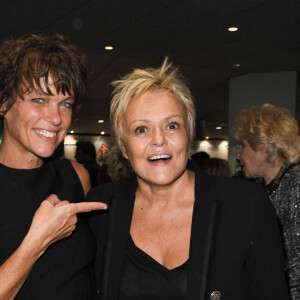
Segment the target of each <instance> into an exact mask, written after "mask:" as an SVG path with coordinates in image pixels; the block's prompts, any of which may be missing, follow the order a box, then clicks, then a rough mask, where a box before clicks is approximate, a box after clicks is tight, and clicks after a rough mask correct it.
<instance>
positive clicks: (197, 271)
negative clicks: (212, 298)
mask: <svg viewBox="0 0 300 300" xmlns="http://www.w3.org/2000/svg"><path fill="white" fill-rule="evenodd" d="M212 188H213V184H212V179H211V177H209V176H207V175H205V174H203V173H202V171H200V170H199V169H198V168H195V204H194V211H193V219H192V231H191V244H190V257H189V265H188V287H187V290H188V299H189V300H204V297H205V291H206V289H207V281H208V270H209V262H210V256H211V252H212V247H213V238H214V230H215V222H216V213H217V208H218V203H217V202H216V199H212V196H211V195H212V194H213V193H212V191H211V190H212Z"/></svg>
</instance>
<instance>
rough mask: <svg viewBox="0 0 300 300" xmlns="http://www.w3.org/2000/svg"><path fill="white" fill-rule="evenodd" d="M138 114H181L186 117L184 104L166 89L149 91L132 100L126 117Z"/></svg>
mask: <svg viewBox="0 0 300 300" xmlns="http://www.w3.org/2000/svg"><path fill="white" fill-rule="evenodd" d="M137 114H144V115H147V114H150V115H151V114H155V115H161V114H179V115H185V108H184V105H183V103H182V102H181V101H180V100H178V99H177V98H176V97H175V95H174V94H172V93H171V92H169V91H168V90H166V89H153V90H148V91H146V92H145V93H143V94H142V95H140V96H137V97H134V98H132V99H131V100H130V101H129V103H128V105H127V107H126V109H125V115H137Z"/></svg>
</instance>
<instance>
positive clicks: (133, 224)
mask: <svg viewBox="0 0 300 300" xmlns="http://www.w3.org/2000/svg"><path fill="white" fill-rule="evenodd" d="M114 85H115V90H114V96H113V99H112V103H111V122H112V124H113V126H114V132H115V135H116V141H117V142H118V145H119V147H120V149H121V150H122V153H123V155H124V156H125V157H126V158H127V159H129V161H130V163H131V165H132V168H133V170H134V172H135V173H136V177H133V178H131V179H125V180H120V181H117V182H112V183H108V184H105V185H102V186H99V187H96V188H95V189H93V190H91V192H90V193H89V196H88V198H89V200H91V201H92V200H93V201H95V200H96V201H97V200H99V199H101V201H106V202H108V203H109V205H110V209H109V213H101V214H98V213H96V215H95V216H94V219H93V222H94V224H93V227H94V230H95V232H96V234H97V239H98V245H99V247H98V262H97V266H98V272H97V275H98V276H99V278H98V285H99V288H100V289H101V294H102V296H103V298H102V299H105V300H106V299H109V300H115V299H118V300H123V299H143V300H147V299H209V297H212V298H211V299H221V297H222V299H230V300H234V299H239V300H240V299H255V300H257V299H278V300H279V299H280V300H282V299H288V298H289V297H288V293H287V289H286V283H285V279H284V273H283V257H282V248H281V242H280V236H279V232H278V228H277V221H276V214H275V211H274V209H273V207H272V205H271V203H270V202H269V200H268V199H267V197H266V195H265V193H264V191H263V189H262V188H261V187H260V186H258V185H256V184H251V183H248V182H244V181H240V180H233V179H230V178H223V177H214V176H208V175H206V174H205V173H204V172H202V171H201V170H200V169H198V168H197V167H196V166H195V165H194V164H192V163H191V162H188V153H189V145H190V143H191V141H192V139H193V133H194V119H195V111H194V106H193V102H192V98H191V95H190V91H189V89H188V88H187V87H186V85H185V84H184V83H183V81H182V79H181V78H180V75H179V74H178V72H177V71H176V69H173V68H172V67H171V65H170V64H168V63H167V61H165V62H164V64H163V66H162V67H161V68H158V69H136V70H134V71H133V72H132V73H130V74H128V75H126V76H125V77H123V78H122V79H121V80H118V81H116V82H115V83H114Z"/></svg>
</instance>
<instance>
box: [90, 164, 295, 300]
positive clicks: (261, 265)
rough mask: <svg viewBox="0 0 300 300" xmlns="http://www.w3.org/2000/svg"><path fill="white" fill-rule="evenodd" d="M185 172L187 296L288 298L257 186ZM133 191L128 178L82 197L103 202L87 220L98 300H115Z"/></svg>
mask: <svg viewBox="0 0 300 300" xmlns="http://www.w3.org/2000/svg"><path fill="white" fill-rule="evenodd" d="M189 168H190V169H191V170H193V171H194V172H195V204H194V211H193V219H192V231H191V241H190V254H189V262H188V279H187V282H188V287H187V291H188V298H187V299H188V300H204V299H222V300H226V299H228V300H235V299H236V300H245V299H252V300H259V299H264V300H266V299H270V300H276V299H278V300H284V299H290V298H289V295H288V291H287V286H286V282H285V277H284V271H283V253H282V241H281V238H280V234H279V230H278V223H277V217H276V213H275V210H274V208H273V206H272V204H271V203H270V201H269V199H268V197H267V195H266V194H265V191H264V189H263V188H262V187H260V186H259V185H258V184H256V183H249V182H247V181H245V180H240V179H231V178H223V177H215V176H208V175H206V174H205V173H204V172H202V171H201V170H200V169H199V168H198V167H196V166H195V165H194V164H193V163H191V162H189ZM136 188H137V180H136V178H131V179H126V180H121V181H117V182H112V183H109V184H105V185H101V186H98V187H96V188H94V189H92V190H91V191H90V193H89V194H88V201H104V202H106V203H108V205H109V209H108V211H107V212H94V213H93V217H92V218H91V224H92V228H93V231H94V233H95V235H96V239H97V243H98V248H97V259H96V279H97V284H98V289H99V294H100V295H101V296H100V298H101V299H103V300H117V296H118V291H119V284H120V280H121V275H122V267H123V263H124V257H125V252H126V246H127V240H128V236H129V229H130V224H131V217H132V211H133V206H134V200H135V192H136ZM213 295H215V296H216V297H215V298H213Z"/></svg>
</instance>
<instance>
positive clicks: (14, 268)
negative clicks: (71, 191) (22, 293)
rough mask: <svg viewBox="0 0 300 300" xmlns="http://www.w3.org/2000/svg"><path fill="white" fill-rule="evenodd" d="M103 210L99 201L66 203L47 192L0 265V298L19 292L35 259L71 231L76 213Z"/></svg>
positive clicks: (12, 295)
mask: <svg viewBox="0 0 300 300" xmlns="http://www.w3.org/2000/svg"><path fill="white" fill-rule="evenodd" d="M99 209H106V205H105V204H103V203H100V202H88V203H87V202H81V203H69V202H68V201H60V200H59V199H58V198H57V196H56V195H50V196H49V197H48V198H47V199H46V200H44V201H43V202H42V203H41V205H40V207H39V209H38V210H37V211H36V213H35V215H34V217H33V220H32V224H31V227H30V229H29V231H28V233H27V235H26V236H25V238H24V240H23V242H22V243H21V245H20V246H19V248H18V249H17V250H16V251H15V252H14V253H13V254H12V255H11V256H10V257H9V258H8V259H7V260H6V261H5V262H4V263H3V265H1V267H0V300H11V299H14V297H15V296H16V295H17V293H18V292H19V290H20V288H21V287H22V285H23V283H24V282H25V280H26V278H27V277H28V275H29V273H30V271H31V270H32V268H33V266H34V264H35V262H36V261H37V260H38V259H39V257H41V256H42V255H43V254H44V252H45V251H46V250H47V248H48V247H49V246H50V245H51V244H53V243H55V242H56V241H58V240H61V239H63V238H65V237H68V236H70V235H71V234H72V232H73V230H74V229H75V227H76V223H77V217H76V214H77V213H82V212H89V211H92V210H99Z"/></svg>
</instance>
